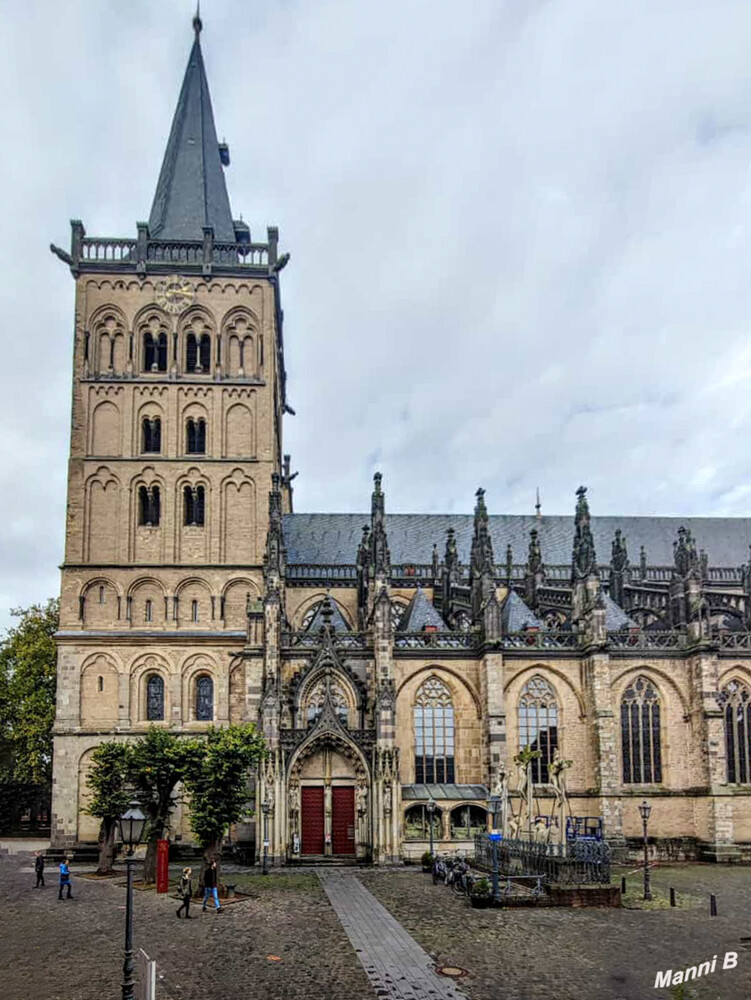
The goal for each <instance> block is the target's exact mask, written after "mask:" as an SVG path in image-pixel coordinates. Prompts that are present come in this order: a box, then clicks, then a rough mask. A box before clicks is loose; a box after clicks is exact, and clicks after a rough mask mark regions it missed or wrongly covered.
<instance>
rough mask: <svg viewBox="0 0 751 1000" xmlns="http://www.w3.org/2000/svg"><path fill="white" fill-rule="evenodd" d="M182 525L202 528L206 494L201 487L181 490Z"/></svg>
mask: <svg viewBox="0 0 751 1000" xmlns="http://www.w3.org/2000/svg"><path fill="white" fill-rule="evenodd" d="M183 512H184V517H183V524H186V525H194V526H197V527H199V528H200V527H203V524H204V520H205V514H206V492H205V490H204V488H203V486H185V487H184V488H183Z"/></svg>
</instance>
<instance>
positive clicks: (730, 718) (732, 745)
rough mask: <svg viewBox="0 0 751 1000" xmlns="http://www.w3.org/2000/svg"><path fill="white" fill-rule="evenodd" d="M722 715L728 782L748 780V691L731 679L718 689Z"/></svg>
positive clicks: (750, 730) (750, 724)
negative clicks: (723, 719)
mask: <svg viewBox="0 0 751 1000" xmlns="http://www.w3.org/2000/svg"><path fill="white" fill-rule="evenodd" d="M720 704H721V705H722V707H723V711H724V715H725V752H726V756H727V775H728V782H730V784H738V785H747V784H749V783H751V691H749V689H748V687H747V686H746V685H745V684H743V683H742V682H741V681H739V680H732V681H730V683H729V684H728V685H727V687H724V688H723V689H722V691H721V692H720Z"/></svg>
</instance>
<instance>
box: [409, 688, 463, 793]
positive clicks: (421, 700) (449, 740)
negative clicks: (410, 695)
mask: <svg viewBox="0 0 751 1000" xmlns="http://www.w3.org/2000/svg"><path fill="white" fill-rule="evenodd" d="M414 720H415V781H416V782H417V784H429V785H430V784H434V783H436V784H444V783H447V784H451V783H452V782H453V781H454V780H455V779H454V706H453V704H452V701H451V692H450V691H449V689H448V688H447V687H446V685H445V684H444V683H443V681H441V680H439V679H438V677H429V678H428V679H427V680H426V681H425V683H424V684H423V685H422V687H421V688H420V689H419V691H418V692H417V696H416V698H415V709H414Z"/></svg>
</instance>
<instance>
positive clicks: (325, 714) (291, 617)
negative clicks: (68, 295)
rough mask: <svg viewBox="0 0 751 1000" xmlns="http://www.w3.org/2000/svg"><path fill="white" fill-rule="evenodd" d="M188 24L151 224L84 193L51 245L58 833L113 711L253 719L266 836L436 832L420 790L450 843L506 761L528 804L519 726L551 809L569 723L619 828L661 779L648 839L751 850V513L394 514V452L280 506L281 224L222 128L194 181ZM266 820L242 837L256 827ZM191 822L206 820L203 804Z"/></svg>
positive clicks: (580, 809)
mask: <svg viewBox="0 0 751 1000" xmlns="http://www.w3.org/2000/svg"><path fill="white" fill-rule="evenodd" d="M199 32H200V22H198V27H197V29H196V40H195V44H194V47H193V51H192V53H191V59H190V62H189V66H188V71H187V74H186V83H185V85H184V88H183V93H182V94H181V104H180V106H179V107H178V114H176V125H175V126H174V127H173V132H172V135H171V137H170V145H169V146H168V151H167V155H166V156H165V166H164V167H163V169H162V176H161V177H160V182H159V188H158V191H157V197H156V198H155V206H154V208H153V209H152V218H151V219H150V222H149V224H146V223H143V224H139V225H138V229H137V236H136V238H135V239H99V238H87V237H86V233H85V230H84V228H83V225H82V224H81V223H79V222H74V223H73V225H72V239H71V250H70V253H67V252H65V251H62V250H59V249H58V248H53V250H54V252H55V253H56V254H57V255H58V256H59V257H60V258H61V259H63V260H64V261H65V262H66V263H67V264H68V265H69V267H70V269H71V272H72V274H73V276H74V278H75V331H74V354H73V388H72V401H73V411H72V433H71V452H70V465H69V480H68V507H67V525H66V550H65V563H64V566H63V569H62V600H61V622H60V631H59V634H58V705H57V719H56V725H55V748H54V780H53V842H54V843H55V844H56V845H71V844H74V843H79V842H86V841H91V840H93V839H95V837H96V833H97V825H96V822H95V821H94V820H92V819H91V818H90V817H87V816H86V814H85V812H84V811H83V810H84V806H85V800H86V787H85V779H86V772H87V767H88V762H89V760H90V752H91V750H92V748H93V747H95V746H96V745H97V743H98V742H100V741H101V740H103V739H112V738H115V739H131V738H133V737H135V736H137V735H138V734H139V733H140V732H143V731H144V729H145V728H146V727H147V726H148V725H158V726H166V727H170V728H171V729H173V730H174V731H176V732H185V733H193V732H200V731H204V730H205V729H206V727H207V726H209V725H218V726H221V725H226V724H228V723H232V722H248V721H249V722H254V723H256V724H258V725H259V726H260V728H261V729H262V731H263V733H264V735H265V737H266V739H267V741H268V745H269V749H270V754H269V757H268V759H267V761H266V762H265V764H264V766H263V768H262V770H261V773H259V774H258V775H257V788H256V803H257V805H260V804H261V803H265V804H266V824H267V839H268V851H269V855H270V857H271V859H272V862H275V861H279V860H283V859H285V858H290V857H301V856H306V855H308V856H317V855H329V854H339V855H343V856H347V855H351V856H356V857H358V858H362V859H372V860H374V861H376V862H381V863H386V862H393V861H396V860H398V859H400V858H403V857H416V856H419V854H421V853H422V852H423V851H424V850H425V849H426V848H427V846H428V844H429V836H428V826H427V824H428V823H429V822H430V820H429V812H428V809H427V806H428V803H429V802H430V800H431V799H432V800H433V802H434V803H435V805H436V811H435V818H434V821H433V822H434V839H435V840H436V841H437V842H438V844H439V846H442V847H449V846H462V847H465V848H467V847H469V846H470V844H471V838H472V835H473V833H474V831H475V830H477V829H481V828H484V827H485V826H486V825H487V823H488V821H489V820H488V817H487V815H486V809H487V805H488V802H487V800H488V796H489V794H490V793H491V792H492V791H493V790H494V789H496V788H497V787H498V786H499V783H502V782H503V781H504V780H506V790H507V792H508V795H509V799H510V808H511V810H512V811H513V812H515V813H517V814H518V812H519V803H520V799H519V786H518V782H517V781H516V780H515V779H514V777H511V779H510V780H507V779H505V778H504V776H509V775H511V776H513V775H514V773H515V765H514V760H513V758H514V756H515V755H516V754H517V753H518V752H519V751H520V750H521V749H522V748H523V747H524V746H532V747H533V749H536V750H538V751H539V752H540V754H541V755H542V756H541V757H540V758H539V763H537V764H535V765H534V769H533V772H532V776H533V779H535V780H534V784H533V788H532V799H533V803H534V811H535V812H536V813H537V814H539V815H540V816H547V815H552V814H553V813H554V810H553V801H554V789H553V785H552V783H551V781H550V774H549V771H548V765H549V764H550V763H552V760H553V753H554V751H555V749H556V748H557V749H558V750H559V751H560V753H561V754H562V756H563V757H564V758H566V759H568V760H570V761H571V766H570V769H569V770H568V772H567V775H566V781H567V787H568V798H569V804H568V814H567V815H568V816H570V817H572V818H575V817H580V818H581V817H601V818H602V821H603V827H604V834H605V836H606V837H607V838H608V839H610V840H611V841H613V842H614V843H620V844H628V843H629V842H631V843H632V844H634V843H636V840H637V838H639V837H640V836H641V830H642V828H641V820H640V817H639V813H638V804H639V802H640V801H641V800H642V799H644V798H645V797H646V798H648V799H649V800H650V801H651V803H652V806H653V811H652V818H651V821H650V834H651V836H652V837H653V838H654V843H655V844H656V849H658V850H661V851H663V852H664V853H669V854H671V855H674V856H675V855H680V856H701V857H710V858H716V859H731V860H732V859H737V858H741V857H744V856H746V855H747V854H751V757H750V755H751V746H750V745H749V735H748V734H749V724H751V708H749V707H748V701H747V699H748V698H749V697H750V696H751V694H750V693H751V632H750V631H749V628H751V599H750V598H749V595H750V594H751V574H750V573H748V572H747V571H745V570H743V569H742V567H741V563H742V560H743V551H742V550H741V547H740V546H739V541H738V540H739V539H740V538H744V539H745V541H744V542H743V545H744V546H745V545H746V544H747V543H748V541H751V522H746V521H740V520H738V521H734V522H731V521H729V520H728V521H719V520H715V521H712V522H711V524H710V523H709V520H708V521H707V526H706V528H705V527H702V526H699V528H698V529H697V535H698V536H699V539H700V541H702V542H703V538H704V536H703V535H702V534H701V532H702V531H706V534H707V547H708V549H709V554H710V555H711V554H712V547H713V546H714V547H715V548H717V549H718V551H719V550H721V551H722V552H723V553H725V552H730V553H731V557H727V556H721V557H720V558H719V560H718V561H717V564H716V565H715V563H714V562H712V563H711V564H710V559H709V556H705V555H704V553H703V552H702V553H697V549H696V543H695V542H694V539H693V536H692V534H691V531H690V530H689V529H686V528H684V527H683V526H682V525H679V523H678V522H674V521H672V520H670V519H645V518H642V519H623V525H622V527H621V526H618V527H616V526H615V524H611V523H610V522H616V521H617V520H618V519H597V518H590V514H589V507H588V503H587V498H586V492H585V491H584V490H583V489H580V490H579V492H578V499H577V505H576V512H575V516H574V517H573V518H572V519H566V520H565V521H564V519H562V518H547V517H542V516H541V515H540V513H539V510H538V514H537V516H536V517H532V518H522V517H518V518H513V517H498V518H494V517H491V516H490V515H489V514H488V511H487V508H486V505H485V498H484V494H483V491H482V490H480V491H478V496H477V504H476V508H475V512H474V516H473V517H464V516H457V517H454V518H450V517H441V516H429V517H421V516H418V515H414V516H413V515H392V516H388V515H387V514H386V510H385V494H384V492H383V488H382V482H381V477H380V475H376V477H375V483H374V490H373V494H372V497H371V512H370V515H369V516H367V515H365V516H363V515H325V514H320V515H306V514H295V513H292V488H291V482H292V479H293V476H292V475H291V474H290V466H289V460H288V458H287V456H284V454H283V447H282V425H283V417H284V412H285V409H287V404H286V400H285V371H284V355H283V337H282V310H281V305H280V297H279V272H280V270H281V269H282V267H283V266H284V264H285V263H286V256H285V257H279V256H278V252H277V241H278V234H277V231H276V230H275V229H269V230H268V233H267V240H266V242H265V243H253V242H251V239H250V231H249V230H248V227H247V226H246V225H245V224H244V223H239V222H234V223H233V222H231V217H230V215H229V202H228V200H226V190H225V188H224V179H223V173H222V171H223V167H222V164H223V163H225V162H226V161H227V160H228V153H227V154H226V156H225V153H223V152H221V151H220V148H219V147H218V144H214V146H215V148H214V147H212V146H211V144H210V143H209V145H207V146H206V148H205V149H204V158H203V160H202V167H201V169H202V170H203V172H204V176H203V181H204V183H203V184H202V186H200V191H196V190H193V189H192V188H191V187H190V182H189V180H186V177H187V178H190V177H191V176H192V174H191V171H190V170H189V169H188V167H189V166H190V164H188V166H186V167H185V170H183V169H182V167H183V166H185V164H184V163H183V160H184V159H186V158H189V157H191V156H193V155H194V149H193V147H194V145H195V142H194V141H193V139H192V136H194V135H202V136H204V139H205V137H206V136H207V135H208V136H209V138H210V137H211V136H212V135H213V136H214V138H215V129H214V124H213V116H212V112H211V107H210V102H208V101H207V99H204V100H200V101H199V100H198V99H197V98H196V99H195V100H194V99H193V98H192V97H191V95H192V94H193V95H195V94H198V93H201V94H203V93H204V89H205V94H206V98H207V96H208V90H207V85H206V81H205V76H204V71H203V63H202V59H201V56H200V45H199ZM197 115H202V116H204V117H203V118H202V119H201V120H196V116H197ZM186 123H187V124H186ZM181 128H183V132H182V133H181V131H180V129H181ZM186 130H187V131H186ZM181 136H182V138H181ZM206 141H207V140H206ZM222 149H225V150H226V147H222ZM212 157H213V159H212ZM199 179H200V178H199ZM206 192H209V194H210V197H209V195H207V194H206ZM222 192H224V195H223V196H222ZM222 197H223V198H224V200H225V201H226V205H225V204H224V201H223V200H222ZM201 198H204V199H206V201H205V203H204V202H202V201H201ZM196 205H199V206H200V208H201V211H200V212H198V210H197V209H196ZM186 220H187V221H186ZM228 220H229V221H228ZM190 224H192V225H193V229H192V230H191V229H190ZM228 225H231V226H234V242H230V241H229V239H228V236H227V226H228ZM186 226H188V230H189V232H192V233H193V234H194V235H193V238H187V237H186V235H185V227H186ZM170 227H173V229H172V230H171V229H170ZM175 234H178V235H175ZM220 234H223V235H221V241H220V239H219V235H220ZM668 521H670V523H669V524H668ZM363 522H366V527H365V529H364V531H363V532H362V536H361V537H360V535H359V532H360V531H362V525H363ZM605 522H608V523H605ZM637 522H638V523H637ZM658 522H659V523H658ZM618 523H619V525H620V523H621V522H618ZM710 528H711V531H710ZM611 529H612V530H611ZM667 532H670V533H671V539H672V538H673V537H674V538H675V546H674V548H673V549H672V550H670V551H669V558H666V557H665V555H664V550H665V547H666V545H667V546H668V549H670V539H669V540H668V541H667V542H665V535H666V533H667ZM520 537H521V538H522V539H523V540H524V544H525V545H526V541H527V538H528V540H529V552H528V556H527V561H526V562H525V563H523V564H519V563H517V562H515V561H514V555H513V545H512V543H514V544H516V547H517V551H518V548H519V539H520ZM611 538H612V554H611V561H610V563H608V564H604V563H600V562H598V560H597V556H596V549H599V550H600V551H601V550H602V547H603V544H604V539H607V543H609V541H610V539H611ZM627 544H628V545H630V546H631V547H632V549H634V547H635V546H640V547H641V551H640V559H639V564H638V566H637V565H634V566H632V565H631V564H630V563H629V561H628V553H627ZM426 546H427V549H426ZM431 546H432V551H431ZM439 547H441V549H442V551H441V554H440V555H439ZM650 547H651V548H652V551H648V549H650ZM563 548H567V553H568V554H567V555H566V557H565V559H564V558H562V557H560V555H559V554H558V553H560V552H561V550H562V549H563ZM504 552H505V563H503V564H501V563H498V562H496V557H497V556H502V555H503V553H504ZM736 555H737V558H736ZM545 560H547V564H546V561H545ZM739 720H740V725H739ZM260 815H261V810H260V809H258V808H257V809H256V814H255V816H256V817H257V816H260ZM256 825H257V818H254V817H253V816H249V817H248V822H247V823H245V824H241V825H240V826H239V827H238V829H237V830H236V831H234V837H235V839H240V840H247V841H251V840H253V839H255V844H256V851H259V852H260V848H261V840H262V835H261V834H262V831H261V830H260V828H259V829H258V830H257V831H256V830H255V826H256ZM172 832H173V835H174V836H175V837H176V838H179V839H181V840H186V841H187V840H189V839H190V832H189V826H188V823H187V807H181V808H180V809H179V810H178V812H177V815H176V816H175V817H174V823H173V831H172ZM562 833H563V831H561V830H560V829H559V830H558V831H557V833H556V836H558V835H562Z"/></svg>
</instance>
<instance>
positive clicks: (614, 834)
mask: <svg viewBox="0 0 751 1000" xmlns="http://www.w3.org/2000/svg"><path fill="white" fill-rule="evenodd" d="M584 677H585V686H586V693H587V701H588V715H591V723H590V725H589V730H590V732H591V734H592V750H593V758H594V762H595V782H596V787H597V790H598V792H599V794H600V803H601V805H600V808H601V810H602V818H603V826H604V832H605V838H606V839H607V840H608V841H609V842H610V843H611V844H612V843H613V842H615V843H616V844H618V843H623V841H624V836H623V804H622V800H621V795H620V792H621V780H620V770H619V767H618V749H617V748H618V741H617V738H616V734H617V729H616V727H617V725H618V716H617V712H616V709H615V706H614V704H613V692H612V688H611V684H610V657H609V656H608V654H607V653H606V652H604V651H602V650H597V651H590V652H589V653H588V655H587V657H586V659H585V660H584ZM569 794H570V793H569Z"/></svg>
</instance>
